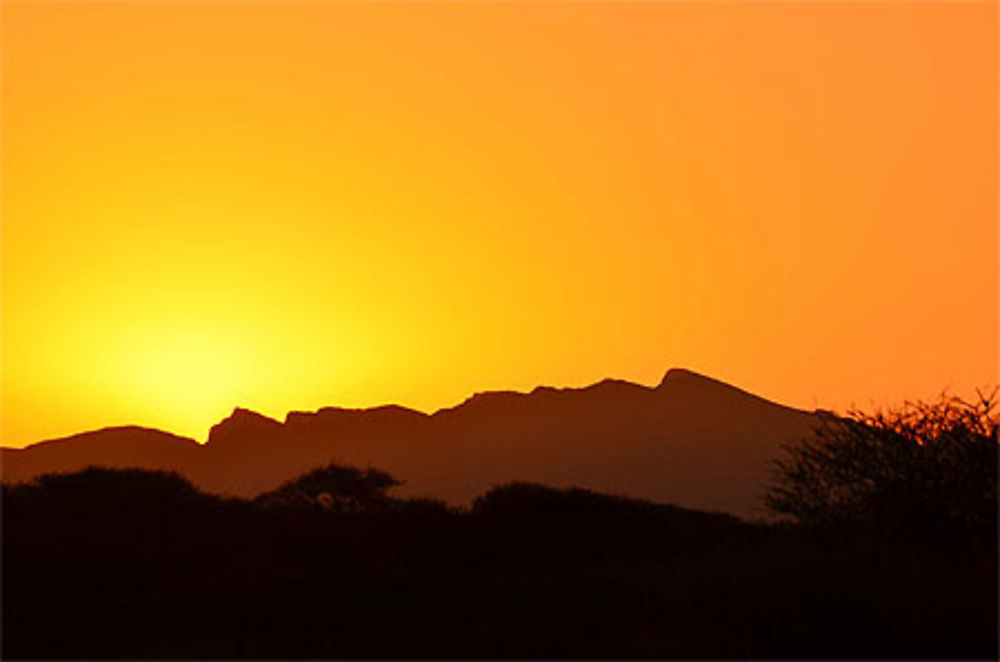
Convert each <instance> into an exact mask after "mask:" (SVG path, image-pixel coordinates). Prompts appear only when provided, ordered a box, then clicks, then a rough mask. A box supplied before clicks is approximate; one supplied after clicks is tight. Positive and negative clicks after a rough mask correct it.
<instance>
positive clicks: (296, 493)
mask: <svg viewBox="0 0 1000 662" xmlns="http://www.w3.org/2000/svg"><path fill="white" fill-rule="evenodd" d="M397 485H402V482H401V481H399V480H396V479H395V478H393V477H392V476H390V475H389V474H387V473H385V472H384V471H379V470H378V469H372V468H368V469H364V470H362V469H356V468H354V467H344V466H340V465H338V464H332V463H331V464H328V465H326V466H325V467H321V468H319V469H316V470H314V471H310V472H309V473H307V474H304V475H302V476H299V477H298V478H293V479H292V480H290V481H287V482H285V483H284V484H282V485H281V487H279V488H278V489H276V490H274V491H272V492H267V493H266V494H262V495H260V496H259V497H257V499H256V502H257V503H259V504H261V505H266V506H298V507H303V506H304V507H314V508H318V509H322V510H328V511H331V512H337V513H363V512H372V511H377V510H382V509H384V508H386V507H387V506H389V505H390V504H391V503H392V502H393V500H392V499H391V498H390V497H389V496H388V494H387V492H388V490H389V489H390V488H392V487H396V486H397Z"/></svg>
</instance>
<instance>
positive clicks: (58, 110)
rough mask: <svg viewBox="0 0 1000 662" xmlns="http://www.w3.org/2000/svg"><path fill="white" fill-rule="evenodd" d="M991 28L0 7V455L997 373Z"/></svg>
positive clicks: (876, 398)
mask: <svg viewBox="0 0 1000 662" xmlns="http://www.w3.org/2000/svg"><path fill="white" fill-rule="evenodd" d="M997 52H998V44H997V5H996V4H995V3H980V4H956V3H948V4H942V5H934V4H929V3H917V2H913V3H892V4H863V3H853V2H842V3H836V4H830V5H824V4H818V3H805V2H800V3H793V4H788V5H782V4H770V3H768V4H758V3H750V2H747V3H741V4H734V5H727V4H720V3H714V2H713V3H706V4H701V5H697V4H690V3H665V2H664V3H648V4H607V5H600V4H583V3H580V4H573V3H568V4H567V3H552V4H524V3H511V4H476V5H456V4H379V5H372V4H367V5H366V4H335V3H328V4H325V3H306V4H291V3H255V4H246V5H241V4H236V3H233V2H223V3H214V4H209V3H200V4H195V3H163V4H157V3H148V2H141V3H138V2H137V3H131V4H130V3H116V4H87V3H83V2H70V3H54V2H53V3H37V2H11V1H9V0H8V1H7V2H4V3H3V99H2V101H3V247H2V257H3V264H2V275H3V301H2V306H3V340H2V342H3V399H2V404H3V410H2V419H3V429H2V433H3V438H2V441H3V443H4V444H5V445H11V446H20V445H24V444H26V443H30V442H33V441H37V440H39V439H42V438H46V437H51V436H57V435H63V434H69V433H73V432H78V431H82V430H85V429H90V428H95V427H100V426H104V425H112V424H124V423H141V424H145V425H150V426H156V427H162V428H165V429H168V430H171V431H174V432H178V433H182V434H188V435H192V436H195V437H196V438H199V439H203V438H204V437H205V435H206V433H207V429H208V426H210V425H211V424H212V423H214V422H216V421H217V420H219V419H220V418H222V417H223V416H225V415H226V414H227V413H228V412H229V410H231V408H232V407H233V406H234V405H237V404H239V405H242V406H247V407H251V408H254V409H257V410H259V411H262V412H264V413H267V414H270V415H275V416H282V415H283V414H284V412H286V411H287V410H289V409H313V408H317V407H320V406H323V405H333V404H337V405H346V406H364V405H375V404H382V403H386V402H398V403H401V404H406V405H410V406H414V407H417V408H420V409H424V410H433V409H435V408H438V407H442V406H450V405H453V404H455V403H457V402H458V401H460V400H462V399H463V398H464V397H466V396H467V395H469V394H470V393H471V392H473V391H476V390H485V389H499V388H514V389H529V388H531V387H533V386H534V385H537V384H550V385H582V384H586V383H590V382H593V381H597V380H598V379H600V378H602V377H605V376H615V377H621V378H626V379H630V380H633V381H638V382H641V383H645V384H654V383H656V382H657V381H658V380H659V378H660V376H661V375H662V373H663V371H664V370H665V369H666V368H667V367H669V366H685V367H689V368H692V369H695V370H698V371H701V372H704V373H707V374H709V375H712V376H715V377H717V378H720V379H723V380H726V381H729V382H731V383H734V384H737V385H740V386H742V387H744V388H747V389H749V390H752V391H754V392H757V393H760V394H762V395H765V396H767V397H769V398H772V399H775V400H778V401H781V402H784V403H787V404H791V405H796V406H801V407H806V408H812V407H815V406H824V407H836V408H843V407H846V406H849V405H851V404H852V403H854V404H857V405H863V406H867V405H870V404H871V403H893V402H898V401H900V400H901V399H903V398H925V397H929V396H933V395H934V394H936V393H937V392H939V391H940V390H941V389H943V388H945V387H950V388H951V389H952V390H953V391H954V392H956V393H959V394H966V393H970V392H971V391H970V389H971V388H972V387H974V386H977V385H978V386H983V385H986V384H989V383H992V382H996V381H997V369H998V347H997V345H998V314H997V301H998V270H997V263H998V232H997V200H998V185H997V174H998V173H997V87H998V85H997V74H998V72H997Z"/></svg>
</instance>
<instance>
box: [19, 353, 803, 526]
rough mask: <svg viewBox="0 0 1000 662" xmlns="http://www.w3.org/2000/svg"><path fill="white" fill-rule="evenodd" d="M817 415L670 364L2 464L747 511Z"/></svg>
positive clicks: (260, 487) (229, 485)
mask: <svg viewBox="0 0 1000 662" xmlns="http://www.w3.org/2000/svg"><path fill="white" fill-rule="evenodd" d="M816 422H817V415H816V414H815V413H810V412H805V411H802V410H797V409H794V408H791V407H786V406H784V405H780V404H778V403H774V402H771V401H769V400H766V399H765V398H761V397H760V396H756V395H754V394H752V393H749V392H747V391H744V390H742V389H740V388H738V387H735V386H732V385H730V384H727V383H725V382H722V381H720V380H717V379H713V378H711V377H706V376H704V375H700V374H698V373H696V372H693V371H690V370H686V369H683V368H671V369H670V370H668V371H667V372H666V373H665V374H664V376H663V378H662V379H661V381H660V382H659V384H658V385H657V386H655V387H649V386H644V385H641V384H635V383H632V382H628V381H625V380H620V379H604V380H601V381H598V382H595V383H593V384H590V385H588V386H584V387H569V388H555V387H550V386H538V387H536V388H534V389H532V390H531V391H529V392H519V391H481V392H477V393H475V394H473V395H472V396H470V397H468V398H466V399H465V400H463V401H462V402H461V403H459V404H458V405H455V406H454V407H446V408H441V409H438V410H436V411H434V412H433V413H430V414H427V413H424V412H420V411H417V410H414V409H410V408H407V407H402V406H400V405H382V406H379V407H372V408H362V409H349V408H340V407H322V408H320V409H318V410H316V411H313V412H308V411H295V410H293V411H290V412H288V413H287V414H286V415H285V417H284V420H277V419H275V418H270V417H268V416H265V415H263V414H260V413H258V412H254V411H252V410H250V409H246V408H243V407H236V408H234V409H233V412H232V413H231V414H230V415H229V416H227V417H226V418H224V419H223V420H222V421H220V422H219V423H217V424H215V425H213V426H212V427H211V429H210V431H209V434H208V438H207V440H206V442H205V443H204V444H200V443H198V442H197V441H195V440H193V439H190V438H187V437H180V436H178V435H172V434H171V433H168V432H163V431H159V430H155V429H153V428H143V427H141V426H118V427H112V428H103V429H101V430H95V431H90V432H84V433H80V434H78V435H71V436H68V437H63V438H60V439H53V440H45V441H41V442H37V443H35V444H31V445H29V446H27V447H25V448H22V449H7V448H4V449H2V455H0V457H2V459H3V463H2V465H0V471H2V474H3V479H4V481H7V482H19V481H23V480H30V479H31V478H32V477H34V476H35V475H38V474H39V473H41V472H44V471H70V470H74V469H79V468H83V467H84V466H87V465H88V464H98V465H103V466H136V467H139V468H155V469H168V470H173V471H178V472H179V473H182V474H184V475H186V476H188V477H189V478H190V479H192V480H193V481H194V482H195V483H197V484H198V485H199V486H201V487H202V488H204V489H206V490H208V491H213V492H217V493H222V494H233V495H237V496H253V495H255V494H257V493H260V492H263V491H266V490H268V489H273V488H274V487H275V486H276V485H277V484H280V483H281V482H283V481H284V480H287V479H289V478H292V477H294V476H295V475H298V474H300V473H304V472H305V471H308V470H311V469H313V468H315V467H316V466H318V465H319V464H323V463H327V462H331V461H333V462H338V463H342V464H350V465H354V466H374V467H378V468H380V469H384V470H386V471H389V472H390V473H392V474H394V475H396V476H397V477H398V478H400V479H402V480H403V481H405V483H406V485H405V486H404V487H403V488H401V489H402V490H403V491H406V492H408V493H409V494H412V495H415V496H426V497H433V498H441V499H444V500H446V501H449V502H452V503H455V504H463V503H468V502H470V501H471V499H473V498H475V497H476V496H478V494H481V493H482V492H484V491H486V490H487V489H489V488H490V487H491V486H492V485H494V484H499V483H503V482H508V481H511V480H524V481H534V482H542V483H548V484H552V485H554V486H563V487H570V486H579V487H584V488H590V489H597V490H603V491H609V492H614V493H620V494H624V495H628V496H633V497H637V498H646V499H651V500H655V501H668V502H674V503H678V504H680V505H685V506H690V507H701V508H705V509H714V510H725V511H728V512H732V513H734V514H739V515H743V516H747V515H749V514H751V513H752V512H754V510H755V508H756V507H757V504H758V502H759V496H760V493H761V488H762V484H763V482H764V480H765V475H764V474H765V471H764V465H765V464H766V462H767V461H769V460H772V459H774V458H775V456H776V455H777V453H779V452H780V448H781V446H782V444H785V443H788V442H790V441H793V440H795V439H797V438H801V436H802V435H804V434H809V433H811V430H812V428H813V427H814V426H815V424H816Z"/></svg>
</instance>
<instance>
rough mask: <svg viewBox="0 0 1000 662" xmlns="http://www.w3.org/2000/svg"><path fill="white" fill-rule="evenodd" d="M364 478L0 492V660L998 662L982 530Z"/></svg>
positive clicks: (115, 478) (44, 484)
mask: <svg viewBox="0 0 1000 662" xmlns="http://www.w3.org/2000/svg"><path fill="white" fill-rule="evenodd" d="M355 478H357V476H355ZM382 487H384V485H383V486H376V487H375V489H374V490H373V491H371V490H370V491H369V492H368V493H365V492H364V490H361V491H359V492H358V493H356V494H354V495H353V496H351V497H350V498H342V497H341V496H339V495H338V496H336V498H334V497H331V496H330V495H329V494H322V495H321V496H320V497H319V498H318V499H317V498H314V497H315V496H316V492H315V490H314V491H313V492H309V490H308V489H306V490H304V491H303V490H300V491H298V492H296V491H295V490H290V491H289V490H286V492H284V493H281V494H275V495H272V496H271V498H270V499H262V500H258V501H256V502H247V501H226V500H221V499H217V498H215V497H212V496H208V495H204V494H201V493H199V492H197V491H196V490H194V489H193V488H192V487H191V486H190V485H189V484H187V483H186V482H184V481H183V480H182V479H180V478H177V477H176V476H171V475H167V474H155V473H146V472H139V471H129V472H111V471H97V470H91V471H89V472H85V473H81V474H73V475H68V476H53V477H47V478H45V479H44V480H41V481H40V482H39V483H38V484H37V485H35V486H29V487H19V488H9V487H7V488H4V491H3V650H2V653H3V657H4V658H5V659H10V658H32V657H33V658H172V659H176V658H202V659H204V658H227V657H228V658H336V657H350V658H361V657H375V658H401V657H424V658H426V657H433V658H442V657H461V658H495V657H501V658H567V657H573V658H595V657H596V658H628V657H653V658H670V657H682V658H697V657H711V658H730V657H738V658H747V657H751V658H777V657H794V658H815V657H833V658H846V657H866V658H872V657H875V658H886V657H904V658H928V657H943V658H952V659H954V658H969V657H975V658H994V659H995V658H996V656H997V624H996V622H997V602H996V600H997V548H996V537H995V534H993V535H989V536H986V537H983V536H979V537H976V536H953V535H948V536H943V535H936V533H935V532H914V535H913V536H911V537H903V538H899V537H898V536H897V537H894V538H893V539H886V538H884V537H883V536H880V535H877V534H875V533H870V534H865V535H861V534H851V535H847V534H840V535H835V534H832V533H830V532H826V533H823V534H820V533H816V532H806V531H804V530H801V529H796V528H793V527H766V526H762V525H754V524H748V523H745V522H741V521H739V520H737V519H734V518H731V517H728V516H725V515H718V514H712V513H703V512H696V511H689V510H683V509H679V508H674V507H670V506H661V505H654V504H650V503H645V502H638V501H631V500H625V499H618V498H612V497H607V496H602V495H598V494H594V493H590V492H584V491H578V490H577V491H569V492H566V491H557V490H551V489H548V488H543V487H538V486H530V485H517V484H515V485H508V486H506V487H503V488H498V489H495V490H493V491H491V492H490V493H488V494H486V495H484V496H483V497H482V498H481V499H480V500H479V501H478V502H477V503H476V505H475V507H474V508H473V509H472V510H471V511H455V510H450V509H448V508H446V507H445V506H443V505H442V504H438V503H434V502H426V501H408V502H403V501H397V500H393V499H390V498H388V497H384V496H379V494H381V493H379V490H380V489H381V488H382ZM359 489H360V488H359ZM376 493H378V494H376ZM366 494H367V495H368V496H366ZM371 495H375V496H371ZM369 497H370V498H369Z"/></svg>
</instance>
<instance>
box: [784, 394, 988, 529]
mask: <svg viewBox="0 0 1000 662" xmlns="http://www.w3.org/2000/svg"><path fill="white" fill-rule="evenodd" d="M978 395H979V399H978V400H977V401H976V402H972V403H970V402H966V401H963V400H961V399H959V398H955V397H947V396H942V397H941V398H940V399H939V400H938V401H937V402H933V403H923V402H918V403H907V404H906V405H904V406H903V407H902V408H899V409H893V410H889V411H882V412H877V413H875V414H865V413H863V412H859V411H852V412H850V413H849V414H848V415H847V416H846V417H838V416H833V415H824V416H823V419H822V422H821V424H820V425H819V427H818V428H817V430H816V434H815V436H813V437H811V438H809V439H803V440H801V441H799V442H797V443H795V444H792V445H790V446H786V448H785V450H786V457H785V458H783V459H780V460H778V461H776V462H775V463H774V466H773V468H774V470H775V480H774V483H773V484H772V486H771V488H770V490H769V491H768V493H767V494H766V496H765V504H766V505H767V507H768V508H769V509H770V510H772V511H773V512H776V513H778V514H782V515H790V516H792V517H793V518H795V519H796V520H797V521H798V522H799V523H801V524H805V525H809V526H818V527H837V528H866V529H869V530H876V531H880V532H883V533H907V534H921V533H932V534H933V533H938V532H942V531H958V530H965V531H975V532H979V533H990V532H995V531H996V525H997V427H998V425H997V424H998V417H997V391H996V390H994V391H993V392H992V393H991V394H988V395H985V394H983V393H979V394H978Z"/></svg>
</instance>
